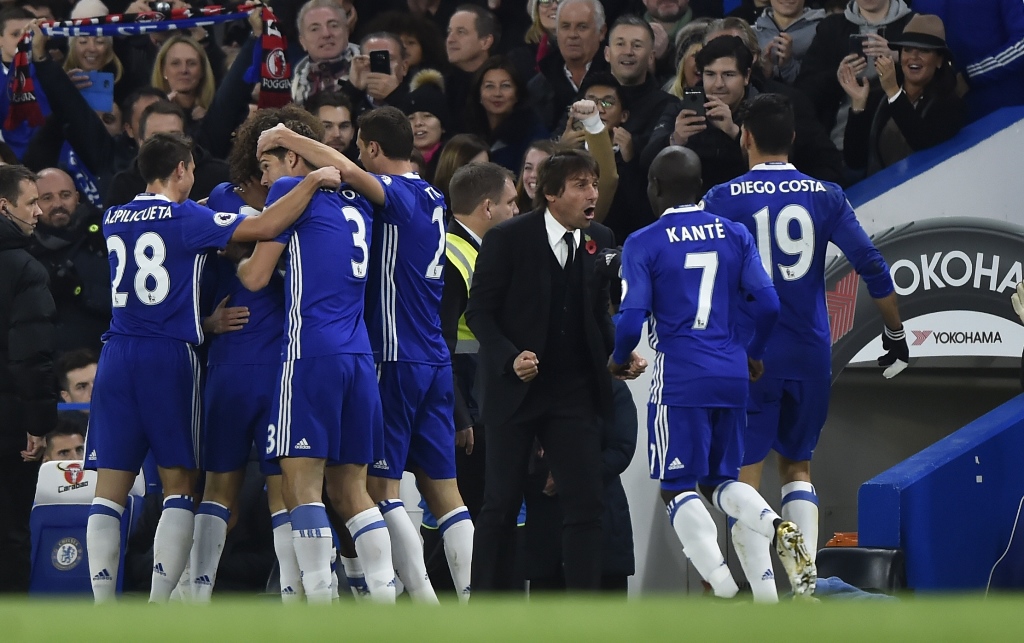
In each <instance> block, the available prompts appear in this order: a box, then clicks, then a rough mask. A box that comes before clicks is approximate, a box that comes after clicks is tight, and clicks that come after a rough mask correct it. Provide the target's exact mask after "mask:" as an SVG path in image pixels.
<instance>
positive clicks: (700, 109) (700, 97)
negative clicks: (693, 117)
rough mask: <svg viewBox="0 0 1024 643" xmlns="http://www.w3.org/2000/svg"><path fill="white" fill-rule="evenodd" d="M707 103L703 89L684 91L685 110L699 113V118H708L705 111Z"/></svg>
mask: <svg viewBox="0 0 1024 643" xmlns="http://www.w3.org/2000/svg"><path fill="white" fill-rule="evenodd" d="M706 102H708V99H707V97H706V96H705V95H704V90H703V89H686V90H683V109H689V110H693V111H695V112H697V116H706V115H707V112H706V110H705V109H704V103H706Z"/></svg>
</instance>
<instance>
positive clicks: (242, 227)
mask: <svg viewBox="0 0 1024 643" xmlns="http://www.w3.org/2000/svg"><path fill="white" fill-rule="evenodd" d="M281 127H283V125H282V126H281ZM288 131H291V130H288ZM261 140H262V139H261ZM339 185H341V176H340V173H339V172H338V170H337V168H334V167H322V168H320V169H319V170H315V171H313V172H310V173H309V174H307V175H306V176H305V177H304V178H303V179H302V180H301V181H299V184H298V185H296V186H295V187H294V188H293V189H292V190H291V191H290V192H288V194H286V195H284V196H282V197H281V198H280V199H278V200H277V201H276V202H274V204H273V205H271V206H270V207H268V208H266V209H265V210H263V212H261V213H260V214H258V215H256V216H251V217H245V219H244V220H243V221H242V222H241V223H240V224H238V227H237V228H235V232H234V234H232V235H231V240H232V241H266V240H269V239H273V238H274V237H276V236H277V235H279V234H281V233H282V232H284V231H285V230H286V229H287V228H288V226H290V225H291V224H293V223H295V220H296V219H298V218H299V215H301V214H302V211H303V210H305V209H306V206H307V205H309V200H310V199H312V198H313V195H314V194H316V191H317V190H319V189H320V188H331V189H336V188H337V187H338V186H339Z"/></svg>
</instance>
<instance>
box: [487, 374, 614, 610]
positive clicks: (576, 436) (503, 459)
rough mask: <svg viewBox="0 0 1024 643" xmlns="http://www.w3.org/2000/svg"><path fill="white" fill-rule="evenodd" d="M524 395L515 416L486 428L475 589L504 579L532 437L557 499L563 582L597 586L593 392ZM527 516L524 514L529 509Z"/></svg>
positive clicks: (599, 492) (598, 488)
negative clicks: (540, 450) (560, 517)
mask: <svg viewBox="0 0 1024 643" xmlns="http://www.w3.org/2000/svg"><path fill="white" fill-rule="evenodd" d="M532 393H533V391H531V395H530V396H527V399H526V401H524V403H523V408H522V409H521V410H520V411H519V412H517V414H516V416H515V417H514V418H513V420H512V421H511V422H509V423H507V424H504V425H500V426H488V427H487V450H486V456H487V467H486V470H485V484H484V505H483V508H482V509H481V511H480V515H479V516H478V517H477V520H476V535H475V537H474V539H473V578H472V583H473V585H472V586H473V593H474V594H476V593H478V592H487V591H495V590H497V589H500V588H501V587H505V586H507V581H506V579H508V578H510V577H511V575H512V574H513V573H514V570H512V569H509V568H507V567H508V561H510V560H514V556H511V555H510V552H512V551H513V549H514V547H515V538H514V530H515V525H516V517H517V516H518V515H519V509H520V506H521V505H522V502H523V487H524V485H525V481H526V474H527V466H528V463H529V459H530V454H531V451H532V447H533V442H534V438H535V437H536V438H537V439H539V441H540V443H541V446H542V447H543V448H544V453H545V458H546V460H547V461H548V464H549V466H550V468H551V475H552V477H553V478H554V480H555V484H556V485H557V487H558V495H559V499H560V500H561V503H562V515H563V523H562V524H563V530H562V551H563V552H564V569H565V585H566V588H567V589H569V590H597V589H600V587H601V551H602V545H603V538H602V528H601V516H602V512H603V511H604V506H603V499H602V498H603V489H604V486H603V483H602V478H601V426H600V420H599V418H598V415H597V412H596V410H595V409H596V408H597V406H596V404H594V403H593V400H592V396H591V395H588V394H583V395H550V396H548V399H547V400H541V399H538V397H531V396H532ZM526 519H527V521H529V519H530V517H529V515H527V517H526Z"/></svg>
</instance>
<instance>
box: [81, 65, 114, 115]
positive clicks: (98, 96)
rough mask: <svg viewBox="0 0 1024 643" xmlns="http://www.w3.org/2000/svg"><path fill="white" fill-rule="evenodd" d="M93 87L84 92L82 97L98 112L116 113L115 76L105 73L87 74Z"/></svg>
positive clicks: (88, 72) (92, 72) (90, 72)
mask: <svg viewBox="0 0 1024 643" xmlns="http://www.w3.org/2000/svg"><path fill="white" fill-rule="evenodd" d="M85 74H86V76H88V77H89V80H90V81H92V86H91V87H86V88H85V89H83V90H82V97H83V98H85V101H86V102H87V103H89V107H92V108H93V109H94V110H96V111H98V112H112V111H114V74H111V73H109V72H105V71H87V72H85Z"/></svg>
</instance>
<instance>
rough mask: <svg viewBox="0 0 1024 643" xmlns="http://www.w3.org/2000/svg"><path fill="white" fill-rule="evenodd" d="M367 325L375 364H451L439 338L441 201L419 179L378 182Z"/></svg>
mask: <svg viewBox="0 0 1024 643" xmlns="http://www.w3.org/2000/svg"><path fill="white" fill-rule="evenodd" d="M377 180H378V181H380V183H381V185H382V186H383V187H384V194H385V199H386V200H385V203H384V205H383V206H379V207H378V208H377V209H376V212H375V219H374V237H373V240H374V244H373V253H372V254H373V261H372V263H371V265H370V282H369V284H368V285H367V291H366V325H367V328H368V329H369V331H370V341H371V343H372V344H373V353H374V359H375V360H376V361H378V362H416V363H420V364H434V365H438V366H441V365H444V364H448V363H450V358H449V355H448V346H447V344H445V342H444V337H443V336H442V335H441V292H442V291H443V290H444V279H443V275H444V264H445V252H444V250H445V229H444V225H445V223H444V213H445V204H444V196H443V195H442V194H441V193H440V192H439V191H438V190H437V189H436V188H434V187H433V186H432V185H430V184H429V183H427V182H426V181H424V180H423V179H421V178H420V177H419V175H417V174H412V173H410V174H404V175H400V176H399V175H383V176H377Z"/></svg>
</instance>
